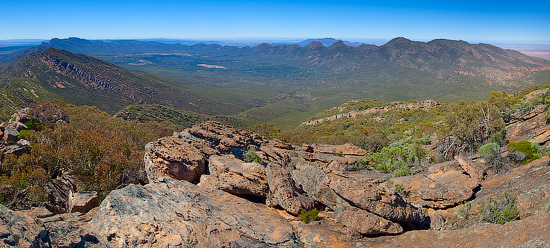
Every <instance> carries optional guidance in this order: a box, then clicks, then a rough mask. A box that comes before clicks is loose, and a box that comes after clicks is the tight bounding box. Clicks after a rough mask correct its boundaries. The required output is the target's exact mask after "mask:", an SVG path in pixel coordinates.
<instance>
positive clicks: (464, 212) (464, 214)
mask: <svg viewBox="0 0 550 248" xmlns="http://www.w3.org/2000/svg"><path fill="white" fill-rule="evenodd" d="M470 216H472V203H471V202H469V201H463V202H461V203H459V204H458V217H459V218H462V219H467V218H469V217H470Z"/></svg>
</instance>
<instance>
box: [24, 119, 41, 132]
mask: <svg viewBox="0 0 550 248" xmlns="http://www.w3.org/2000/svg"><path fill="white" fill-rule="evenodd" d="M25 126H27V128H29V129H31V130H40V129H42V123H40V120H39V119H36V118H33V119H30V120H29V121H27V122H25Z"/></svg>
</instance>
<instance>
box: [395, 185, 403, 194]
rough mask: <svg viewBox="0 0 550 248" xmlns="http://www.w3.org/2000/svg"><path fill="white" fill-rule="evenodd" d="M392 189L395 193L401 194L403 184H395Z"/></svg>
mask: <svg viewBox="0 0 550 248" xmlns="http://www.w3.org/2000/svg"><path fill="white" fill-rule="evenodd" d="M394 189H395V192H397V193H399V194H403V189H404V187H403V184H395V185H394Z"/></svg>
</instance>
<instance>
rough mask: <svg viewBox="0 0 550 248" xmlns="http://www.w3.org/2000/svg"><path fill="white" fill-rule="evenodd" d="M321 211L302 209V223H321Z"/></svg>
mask: <svg viewBox="0 0 550 248" xmlns="http://www.w3.org/2000/svg"><path fill="white" fill-rule="evenodd" d="M319 220H320V218H319V210H318V209H317V208H313V209H311V210H305V209H302V211H300V221H302V222H304V223H306V224H307V223H309V222H310V221H319Z"/></svg>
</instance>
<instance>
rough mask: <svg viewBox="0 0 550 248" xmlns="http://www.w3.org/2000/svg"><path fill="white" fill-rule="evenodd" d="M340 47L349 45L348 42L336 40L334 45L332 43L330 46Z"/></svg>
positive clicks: (332, 47)
mask: <svg viewBox="0 0 550 248" xmlns="http://www.w3.org/2000/svg"><path fill="white" fill-rule="evenodd" d="M340 47H348V46H347V45H346V44H344V42H343V41H341V40H338V41H336V42H334V43H333V44H332V45H330V47H329V48H331V49H335V48H340Z"/></svg>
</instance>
